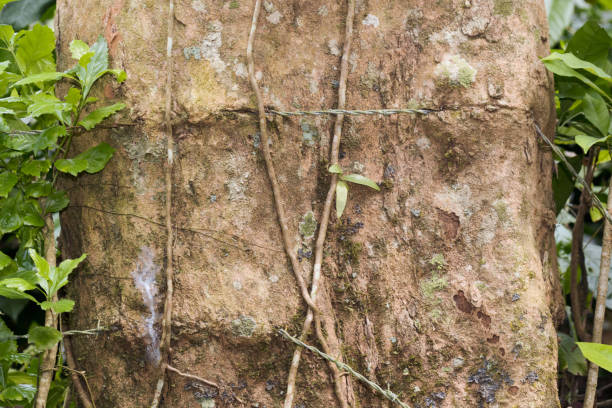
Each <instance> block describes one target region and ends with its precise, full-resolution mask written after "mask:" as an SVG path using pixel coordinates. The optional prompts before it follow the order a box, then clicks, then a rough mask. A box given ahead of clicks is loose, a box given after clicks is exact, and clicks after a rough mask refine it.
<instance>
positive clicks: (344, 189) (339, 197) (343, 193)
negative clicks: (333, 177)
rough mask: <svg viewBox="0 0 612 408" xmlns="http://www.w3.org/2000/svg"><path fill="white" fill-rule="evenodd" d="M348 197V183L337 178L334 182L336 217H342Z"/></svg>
mask: <svg viewBox="0 0 612 408" xmlns="http://www.w3.org/2000/svg"><path fill="white" fill-rule="evenodd" d="M347 198H348V184H346V183H345V182H344V181H342V180H338V182H337V183H336V215H337V217H338V218H340V217H342V213H343V212H344V208H345V207H346V200H347Z"/></svg>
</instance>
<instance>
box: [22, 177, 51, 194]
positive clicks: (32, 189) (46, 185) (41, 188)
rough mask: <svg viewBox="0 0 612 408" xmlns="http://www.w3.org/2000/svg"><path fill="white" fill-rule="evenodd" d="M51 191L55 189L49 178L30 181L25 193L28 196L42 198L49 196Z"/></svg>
mask: <svg viewBox="0 0 612 408" xmlns="http://www.w3.org/2000/svg"><path fill="white" fill-rule="evenodd" d="M51 191H53V184H51V182H49V181H47V180H41V181H34V182H32V183H28V185H27V186H26V188H25V192H24V194H25V196H26V197H33V198H40V197H46V196H48V195H49V194H51Z"/></svg>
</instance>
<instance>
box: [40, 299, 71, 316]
mask: <svg viewBox="0 0 612 408" xmlns="http://www.w3.org/2000/svg"><path fill="white" fill-rule="evenodd" d="M40 307H41V308H42V310H49V309H51V310H53V311H54V312H55V313H65V312H70V311H72V309H73V308H74V300H70V299H60V300H58V301H57V302H49V301H44V302H42V303H41V304H40Z"/></svg>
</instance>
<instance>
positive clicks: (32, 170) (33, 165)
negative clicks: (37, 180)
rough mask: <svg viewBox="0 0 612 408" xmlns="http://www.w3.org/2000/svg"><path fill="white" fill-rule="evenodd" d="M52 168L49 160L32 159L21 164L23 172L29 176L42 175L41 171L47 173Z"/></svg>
mask: <svg viewBox="0 0 612 408" xmlns="http://www.w3.org/2000/svg"><path fill="white" fill-rule="evenodd" d="M50 168H51V162H50V161H49V160H32V159H30V160H28V161H27V162H25V163H24V164H23V165H22V166H21V172H22V173H23V174H27V175H28V176H32V177H40V173H46V172H47V171H49V169H50ZM28 185H29V184H28Z"/></svg>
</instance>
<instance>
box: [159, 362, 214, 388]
mask: <svg viewBox="0 0 612 408" xmlns="http://www.w3.org/2000/svg"><path fill="white" fill-rule="evenodd" d="M166 369H167V370H168V371H172V372H173V373H176V374H178V375H180V376H181V377H185V378H191V379H192V380H196V381H199V382H201V383H203V384H206V385H210V386H211V387H215V388H219V384H217V383H216V382H212V381H210V380H207V379H205V378H202V377H198V376H197V375H193V374H187V373H184V372H182V371H180V370H178V369H176V368H174V367H172V366H171V365H170V364H168V365H166Z"/></svg>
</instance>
